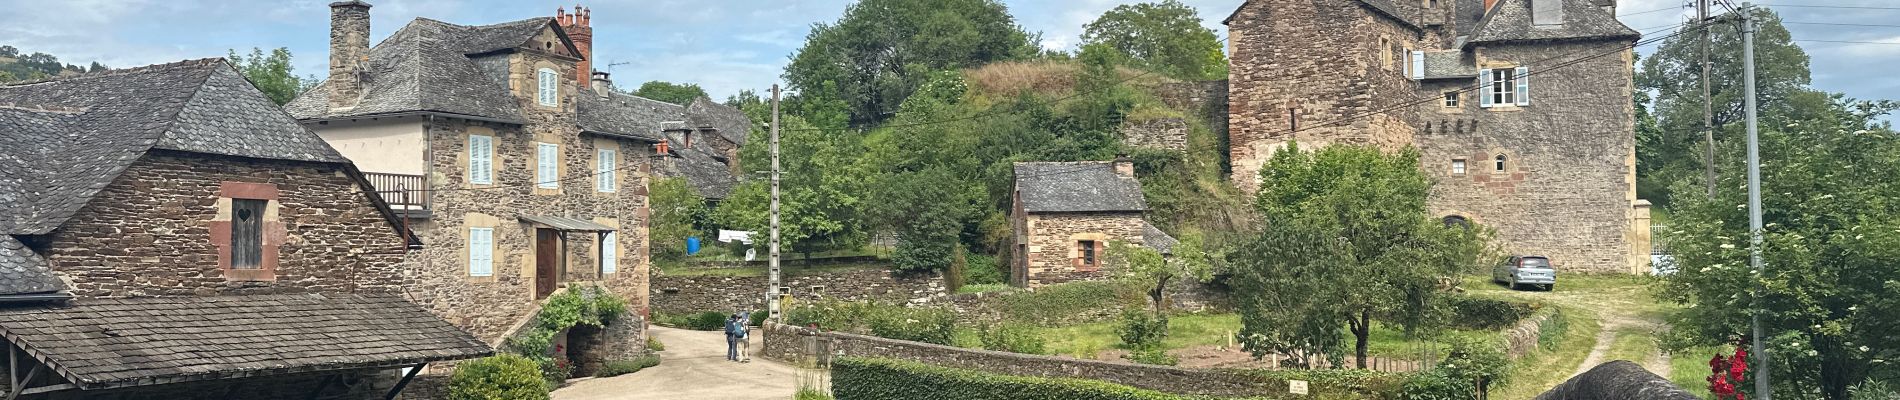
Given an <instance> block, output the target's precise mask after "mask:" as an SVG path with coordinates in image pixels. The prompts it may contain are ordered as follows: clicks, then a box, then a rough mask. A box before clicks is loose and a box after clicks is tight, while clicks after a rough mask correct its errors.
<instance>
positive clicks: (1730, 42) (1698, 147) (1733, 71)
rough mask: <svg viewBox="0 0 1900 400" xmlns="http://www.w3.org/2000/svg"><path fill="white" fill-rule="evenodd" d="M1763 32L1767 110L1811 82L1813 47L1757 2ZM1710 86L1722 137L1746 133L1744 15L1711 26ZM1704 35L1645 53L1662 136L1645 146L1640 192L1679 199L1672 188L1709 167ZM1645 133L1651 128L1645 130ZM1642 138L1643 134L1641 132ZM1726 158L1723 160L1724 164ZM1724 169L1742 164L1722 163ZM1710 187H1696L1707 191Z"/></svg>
mask: <svg viewBox="0 0 1900 400" xmlns="http://www.w3.org/2000/svg"><path fill="white" fill-rule="evenodd" d="M1755 10H1756V11H1755V12H1756V25H1757V26H1758V31H1757V32H1756V33H1755V57H1756V59H1755V61H1756V63H1755V65H1756V66H1757V68H1756V84H1757V86H1758V89H1757V91H1758V93H1759V94H1760V101H1761V106H1762V110H1764V112H1773V110H1785V109H1786V107H1787V106H1788V105H1787V101H1788V99H1789V98H1790V97H1791V96H1793V95H1794V94H1795V93H1797V92H1799V91H1801V90H1803V89H1802V88H1803V87H1805V86H1807V84H1808V82H1809V70H1808V55H1807V53H1806V52H1803V51H1802V50H1801V47H1800V46H1796V45H1795V44H1794V41H1793V37H1792V36H1791V35H1790V34H1789V33H1788V29H1787V28H1786V27H1783V26H1782V24H1781V17H1780V16H1778V15H1776V14H1775V12H1774V11H1773V10H1769V9H1767V8H1763V7H1757V8H1756V9H1755ZM1709 35H1710V37H1711V40H1710V42H1709V46H1708V48H1709V49H1712V50H1713V51H1711V52H1710V53H1709V61H1710V62H1711V64H1712V65H1713V67H1712V68H1711V69H1710V70H1711V72H1712V73H1711V78H1713V79H1712V80H1711V81H1710V87H1711V89H1710V93H1711V96H1710V97H1712V98H1713V101H1712V103H1710V104H1713V105H1714V111H1715V112H1714V115H1715V118H1714V121H1715V124H1714V126H1715V129H1716V131H1715V137H1716V140H1717V141H1718V142H1719V141H1727V140H1733V139H1734V138H1739V137H1741V134H1742V130H1741V127H1740V126H1739V125H1740V124H1738V123H1739V122H1740V121H1741V120H1742V112H1743V109H1742V53H1741V51H1739V49H1741V48H1742V46H1741V43H1742V38H1741V33H1740V23H1739V22H1734V21H1731V22H1728V23H1719V24H1715V25H1711V26H1710V27H1709ZM1702 49H1703V45H1702V35H1701V34H1700V33H1699V32H1690V33H1688V34H1684V35H1679V36H1675V37H1672V38H1669V39H1668V40H1665V41H1663V43H1662V45H1661V46H1660V47H1658V48H1657V49H1656V54H1654V55H1651V56H1650V57H1648V58H1645V59H1643V61H1642V68H1641V70H1640V72H1638V73H1637V74H1636V84H1637V88H1638V89H1639V90H1637V92H1638V93H1646V92H1655V93H1656V98H1655V103H1654V105H1653V107H1652V108H1651V111H1653V112H1654V114H1655V115H1654V116H1655V118H1656V123H1657V127H1658V128H1659V130H1658V131H1654V132H1652V133H1654V134H1656V135H1657V136H1655V137H1651V138H1647V139H1645V142H1644V143H1643V144H1644V145H1645V147H1654V148H1655V150H1654V151H1651V150H1644V149H1639V153H1637V157H1638V159H1637V161H1636V163H1637V165H1638V167H1639V168H1640V169H1642V170H1643V171H1639V172H1638V174H1637V180H1638V183H1637V188H1638V193H1637V195H1638V196H1640V197H1642V198H1645V199H1650V200H1651V201H1653V202H1655V203H1656V205H1657V206H1658V207H1663V208H1667V206H1668V205H1669V201H1671V200H1672V199H1674V198H1675V197H1676V196H1674V195H1673V194H1672V193H1673V191H1672V190H1671V188H1673V187H1674V186H1672V185H1673V184H1674V183H1675V182H1676V181H1677V180H1679V179H1682V178H1686V177H1698V178H1699V177H1701V176H1702V175H1703V169H1704V161H1705V159H1706V158H1707V157H1706V156H1705V154H1704V153H1705V152H1706V148H1707V144H1706V141H1705V140H1703V134H1702V121H1703V118H1702V117H1703V113H1702V110H1703V104H1704V103H1705V102H1704V101H1703V97H1702V66H1701V62H1702V51H1703V50H1702ZM1639 133H1644V132H1641V131H1639ZM1639 139H1642V138H1639ZM1718 165H1720V164H1718ZM1721 172H1722V173H1724V174H1735V173H1740V171H1739V170H1726V171H1721ZM1706 192H1707V190H1706V189H1698V190H1693V191H1690V192H1689V193H1694V194H1696V195H1699V196H1706Z"/></svg>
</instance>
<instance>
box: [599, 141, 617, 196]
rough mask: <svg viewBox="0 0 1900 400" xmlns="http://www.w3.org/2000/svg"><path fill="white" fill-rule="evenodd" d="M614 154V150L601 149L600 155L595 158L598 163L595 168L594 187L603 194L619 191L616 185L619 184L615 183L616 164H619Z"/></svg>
mask: <svg viewBox="0 0 1900 400" xmlns="http://www.w3.org/2000/svg"><path fill="white" fill-rule="evenodd" d="M614 153H615V152H614V151H613V150H608V149H601V150H600V155H599V156H597V157H595V158H597V159H598V161H597V162H596V163H595V164H596V165H595V166H594V169H595V171H594V185H595V186H596V187H598V188H599V189H600V191H601V192H612V191H614V190H615V189H617V188H616V187H615V185H616V184H617V183H618V182H614V173H615V171H614V169H615V165H614V164H615V163H616V162H617V160H614Z"/></svg>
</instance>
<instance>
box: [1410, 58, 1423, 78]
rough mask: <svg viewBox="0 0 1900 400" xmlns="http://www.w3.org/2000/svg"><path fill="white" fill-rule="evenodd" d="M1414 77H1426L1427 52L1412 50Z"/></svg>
mask: <svg viewBox="0 0 1900 400" xmlns="http://www.w3.org/2000/svg"><path fill="white" fill-rule="evenodd" d="M1412 79H1425V52H1423V51H1412Z"/></svg>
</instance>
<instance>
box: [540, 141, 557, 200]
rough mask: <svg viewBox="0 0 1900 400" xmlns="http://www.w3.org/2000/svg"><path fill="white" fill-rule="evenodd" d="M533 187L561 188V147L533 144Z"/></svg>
mask: <svg viewBox="0 0 1900 400" xmlns="http://www.w3.org/2000/svg"><path fill="white" fill-rule="evenodd" d="M534 149H535V150H534V187H535V188H539V189H560V188H561V145H559V144H555V143H548V142H534Z"/></svg>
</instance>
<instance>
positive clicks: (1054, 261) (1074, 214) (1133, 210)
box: [1010, 156, 1175, 287]
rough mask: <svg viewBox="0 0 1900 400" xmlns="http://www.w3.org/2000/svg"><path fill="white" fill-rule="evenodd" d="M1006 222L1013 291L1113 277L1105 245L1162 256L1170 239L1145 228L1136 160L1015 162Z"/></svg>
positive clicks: (1144, 204)
mask: <svg viewBox="0 0 1900 400" xmlns="http://www.w3.org/2000/svg"><path fill="white" fill-rule="evenodd" d="M1015 182H1016V187H1015V190H1014V192H1013V193H1014V195H1013V199H1012V200H1011V202H1010V203H1011V210H1010V221H1011V225H1012V226H1013V227H1014V230H1015V243H1014V248H1013V249H1011V252H1012V255H1011V257H1010V265H1011V268H1010V271H1011V272H1010V280H1011V284H1013V285H1016V286H1019V287H1035V286H1043V285H1049V284H1056V283H1063V282H1069V281H1077V280H1092V279H1102V278H1107V277H1111V276H1113V272H1114V271H1113V269H1114V266H1112V265H1106V264H1107V260H1105V259H1104V258H1105V257H1106V256H1107V246H1108V245H1109V243H1110V242H1121V243H1126V244H1132V245H1144V246H1149V247H1151V248H1155V249H1157V250H1161V251H1162V252H1163V253H1164V254H1166V253H1167V252H1168V251H1169V250H1170V249H1171V248H1172V246H1173V245H1174V243H1175V240H1174V238H1173V237H1170V236H1168V234H1167V233H1164V232H1162V231H1161V230H1160V229H1157V228H1155V227H1154V226H1153V225H1150V224H1149V223H1148V220H1147V219H1146V217H1145V215H1144V214H1145V213H1146V212H1147V210H1148V204H1147V200H1146V199H1145V198H1144V197H1143V196H1142V194H1141V182H1140V181H1137V180H1136V179H1135V165H1134V161H1133V160H1130V159H1128V158H1127V157H1126V156H1123V157H1117V158H1116V159H1115V160H1114V161H1080V162H1019V163H1016V164H1015Z"/></svg>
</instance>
